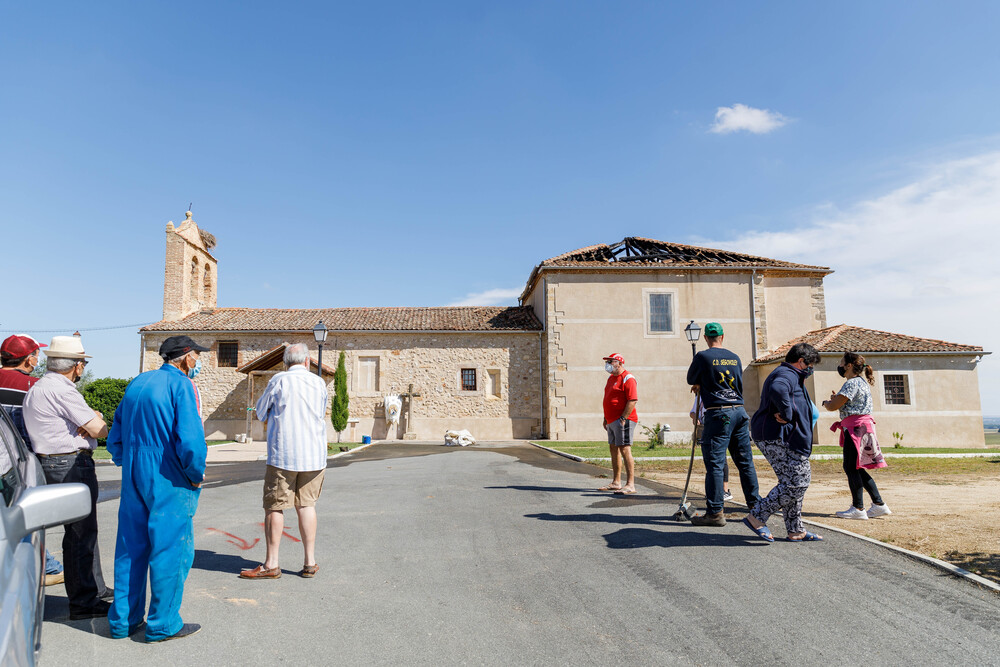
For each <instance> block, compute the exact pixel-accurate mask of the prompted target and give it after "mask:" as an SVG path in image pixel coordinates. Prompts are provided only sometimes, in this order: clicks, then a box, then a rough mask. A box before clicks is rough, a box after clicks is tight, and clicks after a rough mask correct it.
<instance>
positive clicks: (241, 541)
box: [205, 528, 260, 551]
mask: <svg viewBox="0 0 1000 667" xmlns="http://www.w3.org/2000/svg"><path fill="white" fill-rule="evenodd" d="M205 530H213V531H215V532H216V533H222V534H223V535H225V536H226V537H231V538H233V539H231V540H226V542H229V543H230V544H235V545H236V546H238V547H239V548H240V549H243V550H244V551H246V550H247V549H253V548H254V547H255V546H256V545H257V543H258V542H260V538H259V537H258V538H256V539H255V540H254V541H253V542H250V543H247V541H246V540H244V539H243V538H242V537H236V536H235V535H233V534H232V533H227V532H226V531H224V530H219V529H218V528H206V529H205Z"/></svg>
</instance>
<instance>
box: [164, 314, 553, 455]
mask: <svg viewBox="0 0 1000 667" xmlns="http://www.w3.org/2000/svg"><path fill="white" fill-rule="evenodd" d="M190 335H191V336H192V337H193V338H194V339H195V340H196V341H197V342H198V343H200V344H202V345H205V346H210V347H211V348H212V349H211V351H209V352H205V353H203V355H202V372H201V374H200V375H199V376H198V379H197V384H198V387H199V390H200V392H201V396H202V403H203V406H204V409H203V412H204V417H205V420H206V431H207V432H208V433H209V437H210V438H231V437H234V436H235V435H236V434H237V433H245V432H247V428H246V414H247V413H246V408H247V406H248V401H250V400H251V399H250V398H248V396H247V392H248V389H249V382H248V378H247V375H246V374H244V373H240V372H238V371H237V370H236V368H223V367H219V365H218V357H217V354H216V353H217V350H218V343H219V341H236V342H237V343H238V344H239V355H238V357H239V358H238V365H239V366H242V365H243V364H246V363H248V362H249V361H252V360H253V359H255V358H257V357H258V356H260V355H261V354H264V353H265V352H267V351H269V350H271V349H273V348H275V347H276V346H278V345H280V344H281V343H283V342H288V343H294V342H304V343H306V344H308V345H309V347H310V348H311V349H312V350H313V357H314V358H315V357H316V356H317V355H316V343H315V342H314V341H313V340H312V336H310V335H308V334H290V335H287V336H281V335H277V334H228V335H227V334H220V333H218V332H212V333H205V334H201V333H197V332H194V333H191V334H190ZM166 337H167V334H161V333H155V334H153V333H147V334H146V335H145V337H144V341H145V342H144V346H145V351H144V360H145V361H144V364H145V369H147V370H148V369H150V368H156V367H158V366H159V365H160V363H161V362H160V359H159V357H158V356H157V354H156V351H157V349H158V348H159V345H160V343H161V342H162V341H163V340H164V339H165V338H166ZM340 350H344V351H345V352H346V366H347V376H348V394H349V396H350V416H351V418H352V419H358V420H359V421H358V424H357V427H356V429H355V436H356V438H358V439H360V437H361V435H372V436H373V438H374V439H396V438H400V437H402V435H403V433H404V431H411V432H413V433H414V434H415V436H416V438H417V439H421V440H441V439H442V438H443V433H444V431H445V430H446V429H463V428H465V429H468V430H469V431H470V432H472V434H473V435H474V436H476V437H477V438H479V439H509V438H528V437H537V435H538V434H539V431H540V424H541V414H540V411H541V402H540V397H541V387H540V381H539V375H540V362H539V352H540V345H539V335H538V334H537V333H507V332H497V333H492V332H491V333H422V332H415V333H358V334H335V333H331V334H330V336H329V338H328V339H327V343H326V345H324V348H323V364H324V366H327V367H329V368H335V367H336V365H337V358H338V355H339V352H340ZM361 357H368V358H375V359H377V365H378V380H377V389H376V390H375V391H364V390H363V388H362V387H361V386H360V384H359V383H360V380H361V378H360V377H359V368H360V365H359V364H360V358H361ZM463 368H466V369H469V368H471V369H475V370H476V376H477V387H476V390H475V391H462V389H461V370H462V369H463ZM491 370H492V371H495V372H498V373H499V379H500V384H499V393H500V395H499V396H494V395H492V393H491V383H490V377H489V371H491ZM326 379H327V382H328V385H329V390H330V393H331V397H332V394H333V376H332V375H330V376H329V377H327V378H326ZM410 384H413V386H414V391H415V392H418V393H420V396H419V397H417V398H415V399H414V403H413V424H412V425H408V424H407V423H406V414H407V412H408V409H407V408H408V406H407V404H406V401H405V400H404V405H403V419H402V420H401V424H400V428H399V429H396V430H395V431H394V432H392V433H388V432H387V431H386V426H385V422H384V418H383V417H384V397H385V396H386V395H387V394H390V393H396V394H399V393H403V392H406V391H407V389H408V387H409V385H410ZM263 385H264V381H261V380H256V381H255V392H254V393H255V396H254V397H252V401H256V398H257V396H259V394H260V392H261V391H263V388H264V387H263ZM251 432H252V431H251ZM329 434H330V436H331V439H332V440H336V433H335V432H334V431H333V430H332V426H330V427H329ZM344 435H347V432H345V434H344Z"/></svg>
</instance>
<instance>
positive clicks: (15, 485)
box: [0, 415, 24, 507]
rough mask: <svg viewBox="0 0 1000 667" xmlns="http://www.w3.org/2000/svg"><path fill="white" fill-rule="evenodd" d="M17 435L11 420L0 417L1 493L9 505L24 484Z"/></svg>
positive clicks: (5, 502) (5, 503)
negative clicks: (18, 465)
mask: <svg viewBox="0 0 1000 667" xmlns="http://www.w3.org/2000/svg"><path fill="white" fill-rule="evenodd" d="M4 416H6V415H4ZM16 437H17V436H15V435H14V430H13V429H12V428H11V425H10V420H8V419H2V418H0V495H2V496H3V502H4V505H6V506H7V507H10V504H11V503H12V502H13V501H14V499H15V498H16V497H17V496H18V495H20V492H21V490H22V488H23V486H24V484H23V482H22V480H21V475H20V474H19V473H18V470H17V462H18V460H19V458H20V457H19V456H18V447H17V441H16Z"/></svg>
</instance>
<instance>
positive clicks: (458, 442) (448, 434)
mask: <svg viewBox="0 0 1000 667" xmlns="http://www.w3.org/2000/svg"><path fill="white" fill-rule="evenodd" d="M444 444H445V445H447V446H449V447H468V446H469V445H474V444H476V439H475V438H473V437H472V434H471V433H469V432H468V431H466V430H465V429H462V430H461V431H445V432H444Z"/></svg>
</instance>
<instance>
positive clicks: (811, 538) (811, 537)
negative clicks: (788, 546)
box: [785, 530, 823, 542]
mask: <svg viewBox="0 0 1000 667" xmlns="http://www.w3.org/2000/svg"><path fill="white" fill-rule="evenodd" d="M785 541H786V542H822V541H823V538H822V537H820V536H819V535H817V534H816V533H810V532H809V531H808V530H807V531H806V534H805V535H803V536H802V537H797V538H791V537H786V538H785Z"/></svg>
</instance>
